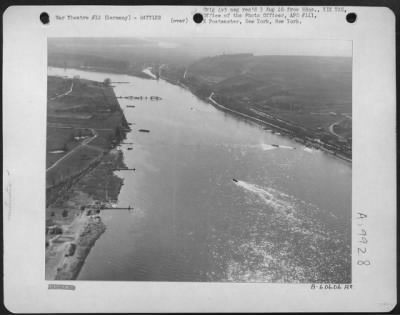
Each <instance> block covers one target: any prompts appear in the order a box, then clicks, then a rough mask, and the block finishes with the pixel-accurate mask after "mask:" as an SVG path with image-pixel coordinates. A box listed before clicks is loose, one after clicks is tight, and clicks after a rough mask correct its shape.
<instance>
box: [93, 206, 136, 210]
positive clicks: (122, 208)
mask: <svg viewBox="0 0 400 315" xmlns="http://www.w3.org/2000/svg"><path fill="white" fill-rule="evenodd" d="M103 210H134V208H133V207H131V206H129V207H127V208H124V207H115V208H104V209H101V210H100V211H103Z"/></svg>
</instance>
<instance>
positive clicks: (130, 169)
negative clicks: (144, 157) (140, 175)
mask: <svg viewBox="0 0 400 315" xmlns="http://www.w3.org/2000/svg"><path fill="white" fill-rule="evenodd" d="M113 171H133V172H134V171H136V168H114V169H113Z"/></svg>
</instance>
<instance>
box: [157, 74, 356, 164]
mask: <svg viewBox="0 0 400 315" xmlns="http://www.w3.org/2000/svg"><path fill="white" fill-rule="evenodd" d="M160 78H161V79H163V80H165V81H167V82H169V83H171V84H174V85H177V86H180V87H182V88H184V89H186V90H188V91H190V92H191V93H192V94H193V95H196V96H197V97H198V98H199V99H201V100H203V101H205V102H207V103H209V104H211V105H213V106H214V107H216V108H218V109H219V110H222V111H225V112H229V113H231V114H233V115H235V116H240V117H241V118H244V119H246V120H251V121H253V122H255V123H257V124H260V125H262V126H268V127H269V128H271V131H272V132H274V133H275V132H279V134H280V135H281V136H285V137H289V138H291V139H294V140H295V141H296V142H299V143H301V144H303V145H305V146H306V147H310V148H313V149H318V150H321V151H323V152H326V153H328V154H330V155H332V156H334V157H336V158H338V159H340V160H343V161H345V162H348V163H352V159H351V158H349V157H348V156H345V155H343V154H342V153H341V152H339V151H337V150H335V149H334V148H333V147H332V146H331V145H330V144H327V143H324V142H322V141H320V140H316V139H313V138H310V137H302V136H300V135H298V134H296V133H294V132H293V131H292V130H291V129H290V127H291V126H292V125H287V126H286V127H284V126H285V122H284V121H282V120H277V119H276V118H275V119H276V122H277V123H280V124H283V125H284V126H279V125H277V124H276V123H272V122H270V121H269V120H266V118H264V117H259V118H258V117H255V115H249V114H247V113H243V112H240V111H238V110H235V109H232V108H229V107H226V106H224V105H222V104H220V103H219V102H217V101H216V100H215V99H214V98H213V96H214V92H211V94H210V95H209V96H208V97H206V96H204V95H201V94H200V93H198V92H197V91H196V89H194V88H191V87H190V86H188V85H186V84H184V83H182V82H181V81H179V80H173V79H171V78H168V77H166V76H164V75H160ZM271 118H273V117H271ZM293 127H297V126H294V125H293Z"/></svg>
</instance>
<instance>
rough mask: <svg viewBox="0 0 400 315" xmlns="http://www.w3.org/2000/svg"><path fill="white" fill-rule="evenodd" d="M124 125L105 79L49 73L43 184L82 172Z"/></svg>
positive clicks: (114, 140)
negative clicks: (52, 74) (44, 178)
mask: <svg viewBox="0 0 400 315" xmlns="http://www.w3.org/2000/svg"><path fill="white" fill-rule="evenodd" d="M71 84H73V88H72V90H70V89H71ZM64 94H65V95H64ZM57 96H59V97H57ZM127 128H128V125H127V123H126V121H125V118H124V115H123V113H122V111H121V109H120V107H119V104H118V100H117V99H116V97H115V95H114V92H113V90H112V88H111V87H110V86H108V85H107V84H106V83H103V82H94V81H89V80H83V79H79V78H74V79H72V80H71V79H67V78H62V77H55V76H49V77H48V109H47V159H46V170H47V171H46V179H47V185H46V186H47V187H51V186H54V185H57V184H59V183H60V182H63V181H66V180H68V179H69V178H70V177H73V176H75V175H77V174H79V173H81V172H83V171H84V170H85V169H86V168H88V167H89V166H90V165H91V164H93V163H95V162H96V161H98V160H99V159H101V158H102V156H103V155H104V154H105V153H106V152H108V151H109V150H110V149H111V148H113V147H114V146H115V144H116V143H118V142H119V140H120V139H122V138H123V137H124V134H125V130H126V129H127Z"/></svg>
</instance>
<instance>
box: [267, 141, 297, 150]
mask: <svg viewBox="0 0 400 315" xmlns="http://www.w3.org/2000/svg"><path fill="white" fill-rule="evenodd" d="M260 147H261V149H262V150H263V151H268V150H276V149H287V150H296V148H295V147H290V146H287V145H281V144H266V143H262V144H261V145H260Z"/></svg>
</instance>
